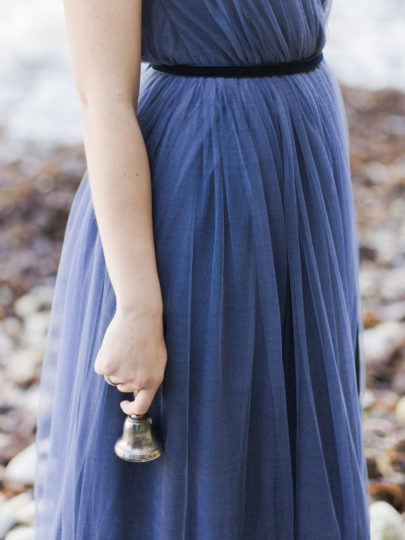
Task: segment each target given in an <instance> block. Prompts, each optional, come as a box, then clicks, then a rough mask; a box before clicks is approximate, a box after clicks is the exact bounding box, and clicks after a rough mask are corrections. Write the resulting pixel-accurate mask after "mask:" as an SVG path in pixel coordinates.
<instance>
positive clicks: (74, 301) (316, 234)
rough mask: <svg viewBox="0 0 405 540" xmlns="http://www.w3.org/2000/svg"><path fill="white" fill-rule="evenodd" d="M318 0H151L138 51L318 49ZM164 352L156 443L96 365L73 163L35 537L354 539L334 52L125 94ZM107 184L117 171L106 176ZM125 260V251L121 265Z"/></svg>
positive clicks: (362, 504)
mask: <svg viewBox="0 0 405 540" xmlns="http://www.w3.org/2000/svg"><path fill="white" fill-rule="evenodd" d="M329 10H330V2H329V1H328V0H325V1H323V0H232V1H230V0H224V1H222V0H221V1H216V0H209V1H208V0H145V1H144V2H143V12H142V60H143V61H144V62H148V63H155V64H182V63H185V64H198V65H207V64H210V65H224V64H255V63H264V62H285V61H293V60H297V59H302V58H307V57H309V56H311V55H313V54H315V53H316V52H318V51H320V50H322V48H323V45H324V43H325V36H326V23H327V20H328V19H327V18H328V14H329ZM137 110H138V120H139V124H140V126H141V129H142V132H143V135H144V139H145V143H146V147H147V151H148V156H149V159H150V167H151V173H152V190H153V226H154V234H155V244H156V257H157V264H158V272H159V277H160V282H161V287H162V294H163V302H164V332H165V339H166V345H167V350H168V362H167V367H166V372H165V378H164V381H163V383H162V384H161V386H160V388H159V390H158V392H157V394H156V395H155V398H154V401H153V403H152V405H151V407H150V409H149V414H150V415H151V417H152V418H153V422H154V425H155V427H156V429H157V431H158V432H159V434H160V436H161V438H162V440H163V442H164V445H165V451H164V454H163V455H162V456H161V457H160V458H158V459H155V460H153V461H149V462H145V463H130V462H126V461H123V460H121V459H120V458H118V457H117V456H116V455H115V453H114V450H113V447H114V443H115V441H116V440H117V438H119V437H120V436H121V434H122V428H123V422H124V420H125V418H126V415H125V413H124V412H123V411H122V410H121V408H120V406H119V403H120V401H122V400H123V399H125V398H130V399H132V397H133V396H131V394H124V393H122V392H119V391H118V390H117V389H116V388H115V387H113V386H110V385H108V384H106V382H105V380H104V378H103V377H102V376H100V375H98V374H96V373H95V371H94V370H93V363H94V360H95V356H96V353H97V351H98V349H99V347H100V345H101V342H102V339H103V335H104V332H105V330H106V328H107V326H108V324H109V322H110V320H111V318H112V316H113V314H114V311H115V295H114V291H113V289H112V286H111V283H110V281H109V277H108V273H107V271H106V266H105V260H104V257H103V250H102V245H101V241H100V237H99V234H98V229H97V224H96V221H95V216H94V212H93V206H92V201H91V194H90V189H89V180H88V172H87V170H86V171H85V173H84V175H83V178H82V180H81V183H80V185H79V188H78V190H77V192H76V194H75V198H74V200H73V204H72V206H71V211H70V215H69V219H68V222H67V227H66V234H65V239H64V243H63V247H62V252H61V258H60V265H59V269H58V274H57V280H56V288H55V294H54V300H53V306H52V312H51V320H50V326H49V331H48V338H47V344H46V353H45V356H44V363H43V370H42V378H41V387H40V391H41V393H40V405H39V412H38V424H37V439H36V443H37V451H38V453H37V465H36V481H35V500H36V515H35V524H36V534H37V539H38V540H368V539H369V523H368V503H369V501H368V480H367V470H366V463H365V456H364V449H363V441H362V404H361V403H362V402H361V398H362V395H363V392H364V386H365V383H364V381H365V376H364V362H363V349H362V332H363V326H362V318H361V305H360V295H359V284H358V240H357V230H356V219H355V209H354V200H353V194H352V185H351V173H350V168H349V145H348V131H347V119H346V117H345V110H344V106H343V101H342V97H341V94H340V89H339V86H338V84H337V81H336V79H335V77H334V75H333V72H331V70H330V68H329V66H328V63H327V57H324V59H323V61H322V62H321V64H320V65H319V66H318V67H316V69H315V70H313V71H311V72H307V73H294V74H290V75H281V76H267V77H262V78H249V77H246V78H223V77H187V76H179V75H174V74H170V73H163V72H159V71H157V70H155V69H154V68H153V67H150V68H149V69H147V70H146V71H145V72H144V73H143V77H142V82H141V90H140V95H139V102H138V109H137ZM117 189H119V185H117ZM134 272H136V268H134Z"/></svg>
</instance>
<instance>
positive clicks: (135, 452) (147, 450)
mask: <svg viewBox="0 0 405 540" xmlns="http://www.w3.org/2000/svg"><path fill="white" fill-rule="evenodd" d="M114 451H115V453H116V454H117V456H118V457H119V458H121V459H124V460H125V461H132V462H142V461H151V460H152V459H156V458H158V457H159V456H160V455H161V453H162V452H163V445H162V442H161V441H160V439H159V437H158V435H157V433H156V430H155V429H154V426H153V424H152V418H151V417H150V415H149V414H148V413H143V414H131V415H129V416H127V417H126V419H125V422H124V428H123V432H122V437H120V438H119V439H118V440H117V442H116V443H115V445H114Z"/></svg>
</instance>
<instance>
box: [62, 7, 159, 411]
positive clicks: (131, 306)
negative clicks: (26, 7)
mask: <svg viewBox="0 0 405 540" xmlns="http://www.w3.org/2000/svg"><path fill="white" fill-rule="evenodd" d="M64 8H65V17H66V24H67V31H68V38H69V46H70V52H71V63H72V72H73V78H74V82H75V86H76V90H77V92H78V95H79V99H80V102H81V107H82V120H83V133H84V145H85V152H86V160H87V168H88V176H89V183H90V189H91V196H92V201H93V206H94V213H95V217H96V221H97V225H98V229H99V233H100V239H101V242H102V246H103V251H104V256H105V261H106V266H107V269H108V274H109V277H110V280H111V284H112V286H113V289H114V292H115V295H116V300H117V312H116V313H117V318H118V319H119V322H120V324H116V325H115V326H117V328H116V331H117V334H116V335H115V334H114V333H113V332H112V330H111V329H109V330H110V332H108V331H107V333H106V336H107V334H108V333H110V334H113V335H111V336H110V339H109V340H108V341H109V345H108V346H107V345H106V344H105V343H103V345H106V346H104V347H103V346H102V348H101V349H100V352H99V355H98V358H97V359H96V362H95V371H96V372H97V373H99V374H104V373H106V372H108V373H110V374H114V376H112V377H111V379H112V381H113V382H118V381H124V382H126V383H127V384H126V385H124V384H123V385H120V386H119V387H117V388H118V389H119V390H121V391H126V392H128V391H132V390H134V389H135V388H149V394H147V395H146V396H145V395H144V397H143V399H141V398H142V395H141V394H142V393H140V394H139V397H140V399H139V400H138V399H137V403H138V402H140V405H139V406H141V408H142V410H138V409H136V412H146V410H147V408H148V406H149V404H150V402H151V399H152V397H153V394H152V391H153V390H155V391H156V389H157V387H156V385H157V386H159V384H160V382H161V380H162V378H163V374H162V367H164V363H165V362H164V361H163V356H164V354H163V349H164V347H163V345H162V343H161V338H162V335H161V334H162V329H161V326H160V325H161V318H162V308H163V307H162V298H161V289H160V283H159V280H158V274H157V268H156V259H155V247H154V239H153V227H152V205H151V182H150V169H149V162H148V155H147V152H146V147H145V142H144V140H143V137H142V133H141V130H140V127H139V124H138V121H137V116H136V110H137V102H138V95H139V83H140V63H141V13H142V1H141V0H114V1H111V0H64ZM120 325H123V326H125V325H126V327H127V329H128V332H129V334H131V330H132V335H130V336H128V339H127V342H126V345H125V344H124V346H121V349H120V350H118V345H116V346H114V338H117V339H118V340H119V339H121V340H122V339H123V338H124V339H125V329H124V328H123V327H120ZM115 326H114V328H115ZM119 327H120V328H119ZM134 329H137V330H138V332H139V333H141V334H143V333H145V332H147V333H148V334H149V335H150V336H151V337H150V338H149V344H148V345H146V344H145V343H143V344H140V341H141V340H142V339H143V342H145V337H143V338H142V336H139V339H138V340H137V341H136V340H135V342H134V337H133V334H134ZM120 333H121V336H120ZM153 339H155V342H154V343H153V344H151V343H150V341H151V340H153ZM104 341H107V340H106V337H105V340H104ZM146 341H147V340H146ZM157 341H158V342H159V343H158V344H157ZM157 353H159V355H160V358H159V361H157V360H156V359H155V358H150V356H153V355H154V354H155V355H156V354H157ZM120 354H121V356H122V355H124V354H127V355H130V357H131V358H130V359H127V360H124V359H123V358H121V360H120V358H119V355H120ZM134 356H138V359H137V360H136V362H135V358H134ZM140 356H143V357H144V359H143V363H142V359H141V358H139V357H140ZM148 356H149V357H148ZM125 362H127V365H126V366H125V365H124V364H125ZM131 368H132V369H131ZM158 383H159V384H158ZM155 387H156V388H155ZM153 393H154V392H153ZM137 398H138V396H137ZM142 403H143V405H142ZM124 410H125V412H127V414H132V413H133V412H134V410H135V409H133V408H132V409H129V408H128V407H127V408H126V409H124Z"/></svg>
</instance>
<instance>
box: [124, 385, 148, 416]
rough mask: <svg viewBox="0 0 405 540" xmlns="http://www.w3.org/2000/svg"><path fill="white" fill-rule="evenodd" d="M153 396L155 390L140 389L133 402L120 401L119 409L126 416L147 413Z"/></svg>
mask: <svg viewBox="0 0 405 540" xmlns="http://www.w3.org/2000/svg"><path fill="white" fill-rule="evenodd" d="M155 394H156V390H152V389H146V388H142V389H141V390H139V391H138V392H137V394H136V397H135V399H134V400H133V401H128V400H124V401H121V403H120V407H121V409H122V410H123V411H124V413H125V414H128V415H130V414H144V413H147V412H148V410H149V407H150V406H151V404H152V401H153V398H154V396H155Z"/></svg>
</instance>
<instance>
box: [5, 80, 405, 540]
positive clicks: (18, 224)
mask: <svg viewBox="0 0 405 540" xmlns="http://www.w3.org/2000/svg"><path fill="white" fill-rule="evenodd" d="M341 88H342V93H343V97H344V102H345V106H346V110H347V116H348V120H349V130H350V157H351V168H352V178H353V190H354V197H355V205H356V210H357V223H358V232H359V242H360V261H361V270H360V285H361V293H362V299H363V320H364V326H365V332H364V354H365V359H366V376H367V390H366V392H365V395H364V401H363V406H364V422H363V432H364V441H365V451H366V456H367V464H368V472H369V486H370V495H371V506H370V515H371V524H372V540H400V539H405V369H404V368H405V198H404V193H405V94H402V93H400V92H398V91H395V90H390V89H386V90H380V91H376V92H370V91H366V90H361V89H358V88H351V87H346V86H342V87H341ZM0 141H1V126H0ZM28 150H29V151H27V152H26V153H25V155H26V156H27V157H25V158H24V160H21V159H15V160H13V159H10V160H9V161H8V162H7V163H3V164H0V179H1V184H0V375H1V378H0V381H1V382H0V388H1V393H0V540H1V539H6V540H29V539H30V540H31V539H33V529H32V523H33V513H34V504H33V498H32V496H33V480H34V478H33V475H34V461H35V446H34V437H35V420H36V408H37V404H38V383H39V376H40V370H41V362H42V356H43V351H44V344H45V337H46V330H47V324H48V320H49V314H50V307H51V301H52V294H53V284H54V278H55V273H56V269H57V264H58V260H59V254H60V248H61V242H62V239H63V233H64V229H65V225H66V220H67V215H68V211H69V208H70V204H71V202H72V199H73V195H74V193H75V190H76V188H77V186H78V183H79V180H80V177H81V175H82V174H83V172H84V168H85V157H84V151H83V147H82V146H79V147H59V148H54V149H53V150H52V151H49V150H46V149H44V148H40V149H38V148H30V149H28ZM320 540H321V539H320ZM325 540H326V539H325Z"/></svg>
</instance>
